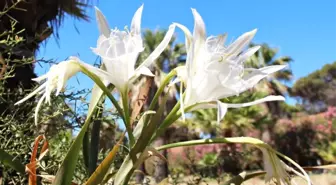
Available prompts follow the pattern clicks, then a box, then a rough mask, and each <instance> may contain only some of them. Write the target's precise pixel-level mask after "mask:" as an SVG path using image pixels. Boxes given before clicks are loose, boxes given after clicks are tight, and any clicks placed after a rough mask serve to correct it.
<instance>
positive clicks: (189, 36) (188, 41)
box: [173, 23, 193, 50]
mask: <svg viewBox="0 0 336 185" xmlns="http://www.w3.org/2000/svg"><path fill="white" fill-rule="evenodd" d="M173 24H174V25H176V26H177V27H178V28H180V29H181V30H182V31H183V32H184V35H185V44H186V48H187V50H188V48H189V47H190V46H191V44H192V40H193V37H192V34H191V32H190V31H189V29H188V28H187V27H185V26H184V25H182V24H179V23H173Z"/></svg>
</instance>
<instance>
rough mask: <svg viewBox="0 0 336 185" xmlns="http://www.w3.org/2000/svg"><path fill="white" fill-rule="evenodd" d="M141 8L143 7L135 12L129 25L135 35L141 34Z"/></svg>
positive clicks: (141, 7)
mask: <svg viewBox="0 0 336 185" xmlns="http://www.w3.org/2000/svg"><path fill="white" fill-rule="evenodd" d="M143 6H144V5H141V6H140V8H139V9H138V10H137V11H136V12H135V14H134V16H133V19H132V23H131V32H132V33H133V34H136V35H140V34H141V15H142V10H143Z"/></svg>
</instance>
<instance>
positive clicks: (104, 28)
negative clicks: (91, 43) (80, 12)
mask: <svg viewBox="0 0 336 185" xmlns="http://www.w3.org/2000/svg"><path fill="white" fill-rule="evenodd" d="M95 10H96V21H97V24H98V29H99V32H100V34H101V35H104V36H105V37H109V36H110V33H111V30H110V26H109V25H108V23H107V20H106V18H105V16H104V14H103V13H102V12H101V11H100V10H99V9H98V8H97V7H96V6H95Z"/></svg>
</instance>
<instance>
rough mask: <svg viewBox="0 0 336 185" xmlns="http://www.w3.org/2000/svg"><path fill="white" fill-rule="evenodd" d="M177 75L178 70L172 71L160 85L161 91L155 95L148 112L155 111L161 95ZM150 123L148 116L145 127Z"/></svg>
mask: <svg viewBox="0 0 336 185" xmlns="http://www.w3.org/2000/svg"><path fill="white" fill-rule="evenodd" d="M175 75H176V70H172V71H170V72H169V73H168V74H167V76H166V78H165V79H164V80H163V82H162V83H161V84H160V87H159V89H158V90H157V91H156V92H155V95H154V97H153V99H152V101H151V103H150V104H149V107H148V110H154V108H155V105H156V104H157V102H158V100H159V97H160V95H161V94H162V92H163V90H164V88H165V87H166V86H167V85H168V84H169V83H170V80H171V79H172V78H173V77H174V76H175ZM148 121H149V116H146V118H145V121H144V127H145V126H146V125H147V123H148Z"/></svg>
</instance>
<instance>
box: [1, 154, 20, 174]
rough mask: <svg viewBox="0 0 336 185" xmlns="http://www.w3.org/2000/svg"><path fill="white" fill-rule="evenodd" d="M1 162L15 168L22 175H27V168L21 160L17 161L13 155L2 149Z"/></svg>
mask: <svg viewBox="0 0 336 185" xmlns="http://www.w3.org/2000/svg"><path fill="white" fill-rule="evenodd" d="M0 162H1V163H2V164H4V165H6V166H8V167H11V168H13V169H14V170H15V171H17V172H19V173H21V174H25V166H24V165H23V164H22V163H21V162H20V161H19V160H16V159H15V158H14V157H13V156H12V155H10V154H9V153H7V152H6V151H4V150H2V149H0Z"/></svg>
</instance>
